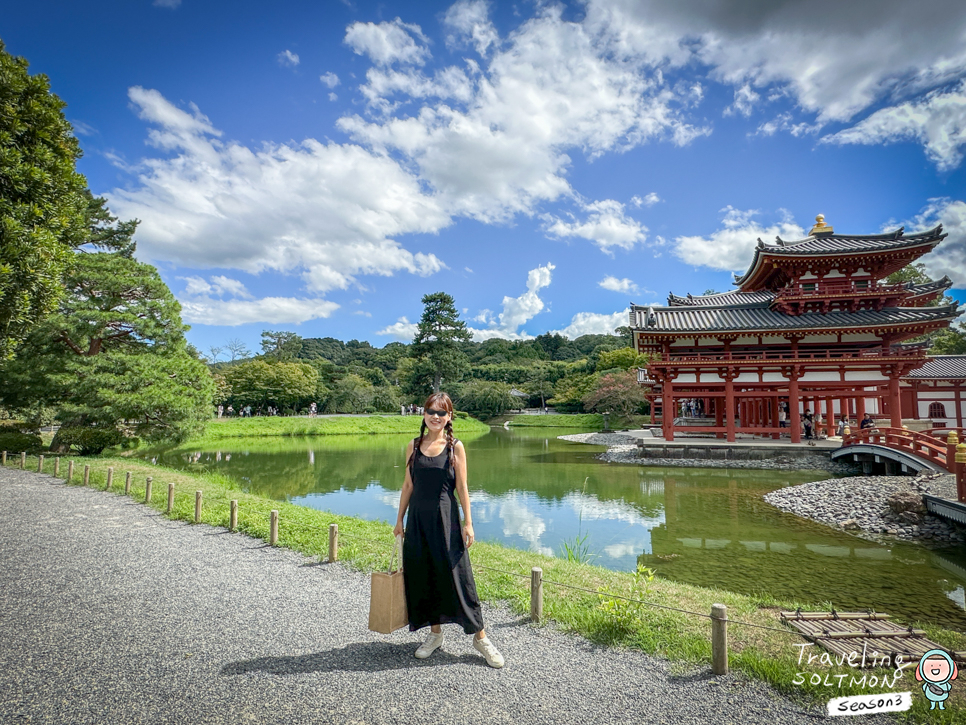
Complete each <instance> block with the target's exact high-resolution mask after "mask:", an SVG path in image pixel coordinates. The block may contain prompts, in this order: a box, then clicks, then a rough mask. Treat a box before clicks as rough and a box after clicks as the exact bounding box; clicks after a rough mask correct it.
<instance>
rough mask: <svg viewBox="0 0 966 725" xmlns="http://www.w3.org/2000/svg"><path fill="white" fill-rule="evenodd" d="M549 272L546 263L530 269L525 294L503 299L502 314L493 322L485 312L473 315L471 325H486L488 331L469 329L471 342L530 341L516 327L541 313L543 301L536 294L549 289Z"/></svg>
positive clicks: (527, 335) (518, 327) (549, 265)
mask: <svg viewBox="0 0 966 725" xmlns="http://www.w3.org/2000/svg"><path fill="white" fill-rule="evenodd" d="M553 270H554V265H552V264H549V263H548V264H547V265H545V266H543V267H537V268H536V269H531V270H530V272H529V273H528V274H527V291H526V292H524V293H523V294H522V295H520V296H519V297H504V298H503V312H501V313H500V314H499V315H497V316H496V319H494V318H493V313H492V312H490V311H489V310H483V311H482V312H481V313H480V314H479V315H477V316H476V318H474V319H475V321H476V322H484V323H488V324H489V327H488V328H487V329H482V330H479V329H474V328H469V330H470V332H471V333H473V339H474V340H476V341H477V342H480V341H482V340H488V339H490V338H493V337H500V338H503V339H506V340H526V339H529V338H530V337H532V336H531V335H529V334H527V332H526V330H523V331H521V330H520V327H521V326H522V325H525V324H526V323H527V322H529V321H530V320H531V319H533V317H535V316H536V315H537V314H539V313H540V311H541V310H543V307H544V304H543V300H542V299H540V295H539V294H538V293H539V292H540V290H542V289H543V288H545V287H549V286H550V280H551V273H552V272H553Z"/></svg>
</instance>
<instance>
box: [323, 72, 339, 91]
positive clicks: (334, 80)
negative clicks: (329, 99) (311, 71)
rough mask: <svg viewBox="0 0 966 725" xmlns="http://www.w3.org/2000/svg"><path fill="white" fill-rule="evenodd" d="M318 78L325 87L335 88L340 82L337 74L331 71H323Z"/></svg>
mask: <svg viewBox="0 0 966 725" xmlns="http://www.w3.org/2000/svg"><path fill="white" fill-rule="evenodd" d="M319 80H320V81H322V85H324V86H325V87H327V88H335V87H336V86H337V85H339V82H340V81H339V76H337V75H336V74H335V73H331V72H329V73H323V74H322V75H320V76H319Z"/></svg>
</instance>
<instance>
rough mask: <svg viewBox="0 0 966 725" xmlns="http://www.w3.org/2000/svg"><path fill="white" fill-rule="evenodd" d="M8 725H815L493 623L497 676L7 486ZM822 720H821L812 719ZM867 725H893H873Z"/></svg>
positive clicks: (155, 529)
mask: <svg viewBox="0 0 966 725" xmlns="http://www.w3.org/2000/svg"><path fill="white" fill-rule="evenodd" d="M0 525H2V530H3V538H2V539H0V541H2V544H0V642H2V644H0V722H3V723H28V722H29V723H52V724H56V725H65V724H68V723H69V724H72V725H73V724H77V725H86V724H87V723H91V724H94V723H97V724H104V723H110V724H111V725H115V724H117V725H123V724H127V723H162V722H163V723H166V724H168V723H248V722H250V723H265V722H272V723H367V724H369V723H373V724H374V723H393V724H399V723H444V722H445V723H467V724H469V723H472V724H473V725H477V724H479V723H515V724H517V723H519V724H521V725H531V724H534V723H554V724H556V723H578V722H579V723H651V724H655V723H674V724H675V725H680V724H686V723H739V722H740V723H762V724H765V723H767V725H786V724H787V725H792V724H797V723H802V724H804V723H811V722H814V720H815V718H816V713H815V712H814V711H812V712H810V713H809V712H804V711H803V710H802V709H801V708H800V707H799V706H797V705H795V704H793V703H791V702H790V701H789V700H787V699H784V698H781V697H779V696H777V695H775V694H774V693H773V692H772V691H771V690H769V688H767V687H766V686H764V685H762V684H760V683H753V682H748V681H746V680H743V679H742V678H740V677H736V676H734V675H730V676H727V677H720V678H714V677H712V676H711V674H710V670H709V668H707V667H702V668H700V669H699V670H698V671H695V672H692V673H690V674H684V675H681V674H676V675H675V674H671V673H670V672H669V669H668V667H667V665H666V663H664V662H663V661H661V660H657V659H654V658H651V657H647V656H645V655H643V654H641V653H638V652H631V651H623V650H615V649H606V648H600V647H597V646H594V645H592V644H590V643H589V642H587V641H586V640H584V639H582V638H580V637H577V636H573V635H570V634H567V633H563V632H560V631H558V630H556V629H554V628H553V627H543V628H535V627H532V626H530V625H529V624H527V622H526V621H525V620H522V619H521V618H519V617H517V616H516V615H513V614H511V613H510V612H508V611H507V610H505V609H499V608H492V607H486V608H485V612H484V614H485V617H486V621H487V622H488V626H487V630H488V632H489V634H490V636H491V638H492V639H493V640H494V642H495V643H496V644H497V645H498V646H499V647H500V648H501V649H502V651H503V653H504V654H505V655H506V659H507V665H506V667H505V668H504V669H503V670H492V669H490V668H488V667H486V665H485V664H484V662H483V660H482V658H481V657H480V656H479V655H478V654H477V653H476V652H475V651H474V650H473V649H472V647H471V644H470V641H469V638H468V637H466V636H464V635H462V633H461V632H457V631H455V629H454V628H452V627H446V628H445V631H446V632H447V641H446V644H445V645H444V650H443V651H440V652H437V653H436V654H434V655H433V656H432V657H431V658H430V659H428V660H425V661H419V660H416V659H415V658H413V651H414V649H415V647H416V645H417V642H418V640H417V636H416V635H414V634H410V633H408V632H406V631H400V632H396V633H395V634H393V635H391V636H388V637H384V636H380V635H375V634H373V633H371V632H368V631H367V629H366V612H367V607H368V578H367V577H366V576H364V575H362V574H359V573H356V572H351V571H349V570H347V569H345V568H344V567H342V566H341V565H332V566H329V565H320V564H317V563H315V562H313V561H311V560H309V559H306V558H305V557H302V556H301V555H299V554H296V553H294V552H291V551H288V550H285V549H275V548H269V547H267V546H266V545H265V544H264V542H261V541H257V540H254V539H251V538H248V537H246V536H243V535H236V534H229V533H227V532H226V531H225V530H224V529H217V528H214V527H210V526H204V525H202V526H192V525H188V524H185V523H182V522H174V521H170V520H168V519H166V518H164V517H163V516H161V515H160V514H158V513H157V512H155V511H153V510H151V509H148V508H146V507H144V506H143V505H141V504H138V503H135V502H133V501H132V500H130V499H128V498H125V497H123V496H118V495H115V494H109V493H104V492H99V491H93V490H91V489H85V488H81V487H73V486H65V485H63V484H62V483H61V482H60V481H55V480H54V479H52V478H50V477H49V476H45V475H38V474H36V473H29V472H24V471H19V470H14V469H10V468H6V469H0ZM819 717H821V715H819ZM863 722H883V723H885V722H890V721H889V720H886V719H882V720H881V721H880V720H878V719H875V718H872V719H865V720H863Z"/></svg>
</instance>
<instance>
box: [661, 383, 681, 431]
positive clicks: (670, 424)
mask: <svg viewBox="0 0 966 725" xmlns="http://www.w3.org/2000/svg"><path fill="white" fill-rule="evenodd" d="M661 393H662V395H661V403H662V408H663V412H662V414H661V419H662V420H661V427H662V428H663V429H664V440H666V441H673V440H674V414H675V412H676V410H677V408H676V407H675V405H674V383H673V381H672V380H671V378H670V377H668V378H666V379H665V380H664V387H663V390H662V391H661Z"/></svg>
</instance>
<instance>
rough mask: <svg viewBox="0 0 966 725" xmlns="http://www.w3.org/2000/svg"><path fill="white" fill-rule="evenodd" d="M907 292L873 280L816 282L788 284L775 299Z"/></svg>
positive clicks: (902, 286) (898, 286)
mask: <svg viewBox="0 0 966 725" xmlns="http://www.w3.org/2000/svg"><path fill="white" fill-rule="evenodd" d="M907 292H908V290H907V289H906V286H905V285H903V284H877V283H876V282H875V281H874V280H873V281H869V282H868V283H867V284H865V285H862V284H861V283H857V282H854V281H849V280H844V279H842V280H819V281H816V282H799V283H798V284H790V285H787V286H785V287H783V288H782V289H780V290H779V291H778V294H777V295H776V299H778V298H781V297H785V298H788V297H813V296H818V297H821V296H833V297H838V296H843V295H890V296H892V295H902V294H906V293H907Z"/></svg>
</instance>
